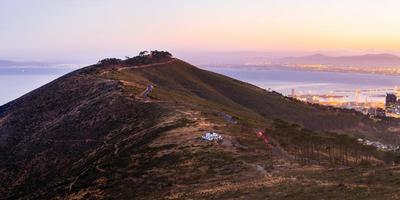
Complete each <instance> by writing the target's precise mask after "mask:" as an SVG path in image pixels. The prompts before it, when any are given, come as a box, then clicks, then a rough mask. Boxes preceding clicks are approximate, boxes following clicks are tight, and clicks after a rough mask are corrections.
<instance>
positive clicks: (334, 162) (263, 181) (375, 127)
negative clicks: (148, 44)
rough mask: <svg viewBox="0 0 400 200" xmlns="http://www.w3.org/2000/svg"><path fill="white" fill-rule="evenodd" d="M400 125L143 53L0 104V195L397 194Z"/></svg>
mask: <svg viewBox="0 0 400 200" xmlns="http://www.w3.org/2000/svg"><path fill="white" fill-rule="evenodd" d="M227 116H229V117H227ZM227 118H232V120H227ZM398 126H399V124H398V121H396V120H382V121H380V122H376V121H373V120H371V119H369V118H367V117H365V116H363V115H362V114H360V113H357V112H355V111H350V110H342V109H336V108H331V107H323V106H317V105H310V104H305V103H302V102H299V101H296V100H293V99H290V98H287V97H284V96H282V95H280V94H278V93H275V92H268V91H266V90H264V89H261V88H258V87H256V86H253V85H250V84H248V83H244V82H241V81H238V80H235V79H232V78H229V77H226V76H223V75H220V74H216V73H213V72H209V71H206V70H202V69H199V68H197V67H194V66H192V65H190V64H188V63H186V62H184V61H181V60H179V59H177V58H173V57H172V55H171V54H169V53H168V52H159V51H155V52H141V54H140V55H139V56H136V57H133V58H127V59H126V60H120V59H113V58H110V59H104V60H102V61H100V62H99V63H98V64H95V65H92V66H88V67H86V68H83V69H80V70H78V71H75V72H72V73H70V74H68V75H65V76H63V77H61V78H59V79H57V80H55V81H53V82H51V83H49V84H47V85H45V86H43V87H41V88H39V89H37V90H35V91H32V92H31V93H28V94H26V95H25V96H23V97H21V98H19V99H17V100H15V101H12V102H10V103H8V104H6V105H4V106H2V107H0V179H1V180H2V182H1V183H0V199H282V198H285V199H310V198H311V199H320V198H322V199H339V198H341V199H379V198H381V197H384V198H385V199H396V198H398V197H399V195H400V193H399V192H398V190H397V188H398V186H399V184H400V178H397V177H399V176H398V175H400V174H399V173H400V169H399V167H396V166H392V165H393V164H396V163H397V162H398V155H397V153H395V152H381V151H377V150H376V149H374V148H370V147H367V146H364V145H362V144H360V143H358V142H357V140H356V139H357V138H358V137H362V138H366V139H370V140H380V141H383V142H386V143H393V144H396V143H397V141H398V137H399V136H398V135H397V133H396V132H393V131H390V130H396V129H398V128H399V127H398ZM209 131H214V132H217V133H219V134H221V135H222V136H223V141H221V142H209V141H206V140H202V139H201V136H202V135H203V134H204V133H206V132H209ZM260 131H261V132H263V133H264V135H265V137H266V138H268V140H269V144H265V142H264V141H263V139H262V138H260V137H259V136H257V133H259V132H260Z"/></svg>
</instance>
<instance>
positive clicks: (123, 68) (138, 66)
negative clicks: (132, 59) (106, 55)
mask: <svg viewBox="0 0 400 200" xmlns="http://www.w3.org/2000/svg"><path fill="white" fill-rule="evenodd" d="M173 61H175V59H172V60H169V61H166V62H160V63H152V64H148V65H137V66H130V67H121V68H118V69H117V71H122V70H126V69H140V68H146V67H153V66H157V65H164V64H168V63H171V62H173Z"/></svg>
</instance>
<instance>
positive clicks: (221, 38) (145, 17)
mask: <svg viewBox="0 0 400 200" xmlns="http://www.w3.org/2000/svg"><path fill="white" fill-rule="evenodd" d="M399 10H400V1H398V0H335V1H321V0H201V1H189V0H113V1H110V0H40V1H37V0H1V1H0V59H14V60H52V61H65V62H72V61H78V62H91V61H93V60H96V59H100V58H104V57H123V56H132V55H135V54H136V53H137V52H138V51H140V50H144V49H145V50H151V49H159V50H168V51H171V52H172V53H177V54H180V55H190V54H195V52H240V51H246V52H277V53H276V54H271V55H279V52H281V54H284V53H285V52H286V54H288V53H290V52H292V53H294V52H297V53H298V52H314V51H321V52H331V53H335V54H346V53H348V54H350V53H362V52H379V53H381V52H387V53H395V54H399V52H400V37H399V35H400V11H399Z"/></svg>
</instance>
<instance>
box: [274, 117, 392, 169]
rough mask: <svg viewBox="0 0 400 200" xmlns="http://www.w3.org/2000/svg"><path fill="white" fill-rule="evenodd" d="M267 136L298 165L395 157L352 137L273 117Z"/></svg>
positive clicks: (367, 161)
mask: <svg viewBox="0 0 400 200" xmlns="http://www.w3.org/2000/svg"><path fill="white" fill-rule="evenodd" d="M271 136H272V137H273V138H274V139H275V140H276V141H277V142H278V143H279V144H280V146H281V147H282V148H284V149H285V150H286V151H287V152H288V153H289V154H291V155H292V156H293V158H294V159H295V160H297V161H299V162H300V163H302V164H319V165H324V164H329V165H343V166H357V165H365V164H370V163H371V162H377V159H374V158H378V159H379V160H383V161H385V162H395V156H394V155H393V154H391V153H388V152H378V151H377V150H376V148H374V147H371V146H365V145H363V144H360V143H359V142H358V141H357V140H356V139H355V138H354V137H350V136H347V135H339V134H335V133H327V132H324V133H316V132H314V131H311V130H307V129H304V128H301V127H300V126H298V125H293V124H289V123H287V122H284V121H281V120H275V122H274V129H273V131H272V132H271Z"/></svg>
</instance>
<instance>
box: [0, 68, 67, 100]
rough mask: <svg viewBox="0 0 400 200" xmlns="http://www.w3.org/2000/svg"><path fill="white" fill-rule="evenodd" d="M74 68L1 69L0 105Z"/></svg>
mask: <svg viewBox="0 0 400 200" xmlns="http://www.w3.org/2000/svg"><path fill="white" fill-rule="evenodd" d="M70 71H72V69H42V68H40V69H32V68H29V69H23V68H19V69H0V105H3V104H5V103H7V102H9V101H12V100H14V99H17V98H18V97H21V96H22V95H24V94H26V93H28V92H30V91H32V90H34V89H36V88H39V87H40V86H42V85H45V84H46V83H49V82H51V81H53V80H55V79H57V78H58V77H60V76H62V75H64V74H66V73H68V72H70Z"/></svg>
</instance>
